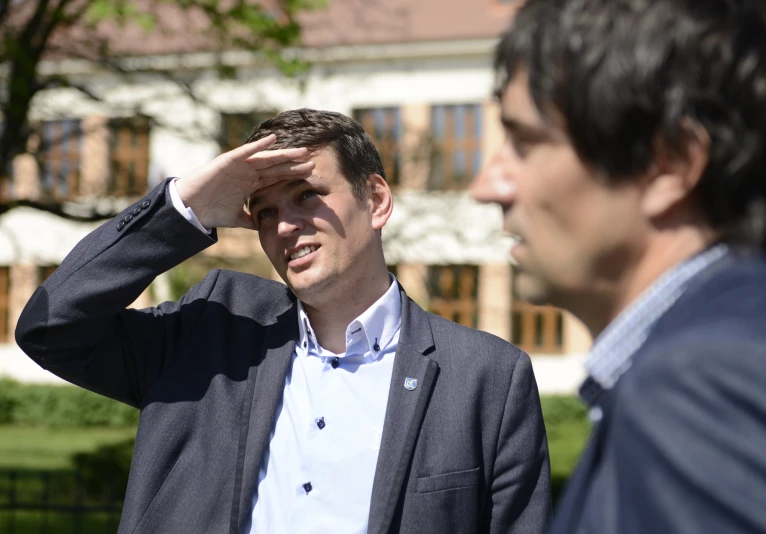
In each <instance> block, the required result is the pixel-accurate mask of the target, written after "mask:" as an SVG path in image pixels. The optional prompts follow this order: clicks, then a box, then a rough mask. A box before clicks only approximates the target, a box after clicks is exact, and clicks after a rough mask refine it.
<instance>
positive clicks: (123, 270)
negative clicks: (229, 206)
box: [16, 181, 216, 407]
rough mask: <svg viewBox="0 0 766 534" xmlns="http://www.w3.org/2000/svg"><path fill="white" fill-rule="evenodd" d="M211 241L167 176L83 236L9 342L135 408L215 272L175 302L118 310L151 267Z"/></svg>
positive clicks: (158, 269)
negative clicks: (177, 199) (175, 197)
mask: <svg viewBox="0 0 766 534" xmlns="http://www.w3.org/2000/svg"><path fill="white" fill-rule="evenodd" d="M214 242H215V234H213V235H212V236H209V235H206V234H204V233H202V232H200V231H199V230H198V229H196V228H195V227H194V226H193V225H192V224H191V223H189V222H188V221H187V220H185V219H184V218H183V216H182V215H181V214H180V213H178V211H177V210H176V209H175V208H174V207H173V205H172V202H171V200H170V198H169V195H168V194H167V181H166V182H163V183H162V184H161V185H160V186H158V187H157V188H155V189H154V190H153V191H151V192H150V193H149V194H148V195H147V196H146V197H145V198H143V199H141V200H139V201H138V202H136V203H135V204H133V205H132V206H130V207H128V208H127V209H126V210H124V211H123V212H122V213H121V214H120V215H119V216H117V217H116V218H115V219H113V220H110V221H108V222H106V223H105V224H103V225H101V226H100V227H99V228H97V229H96V230H95V231H93V232H92V233H91V234H89V235H88V236H86V237H85V238H84V239H83V240H82V241H80V243H78V244H77V246H76V247H75V248H74V249H73V250H72V251H71V252H70V253H69V255H67V257H66V258H65V259H64V261H63V262H62V264H61V265H60V266H59V268H58V269H56V271H55V272H54V273H53V275H52V276H51V277H50V278H48V280H46V281H45V283H43V284H42V286H40V287H39V288H38V289H37V290H36V291H35V293H34V294H33V295H32V297H31V298H30V300H29V302H28V303H27V305H26V306H25V308H24V311H23V312H22V314H21V317H20V318H19V322H18V325H17V328H16V341H17V343H18V344H19V346H20V347H21V348H22V350H24V352H26V353H27V354H28V355H29V356H30V357H31V358H32V359H33V360H34V361H35V362H37V363H38V364H39V365H40V366H42V367H43V368H45V369H47V370H49V371H51V372H52V373H54V374H56V375H58V376H60V377H61V378H63V379H65V380H67V381H69V382H72V383H74V384H77V385H79V386H82V387H85V388H87V389H90V390H92V391H95V392H97V393H100V394H102V395H106V396H108V397H111V398H114V399H117V400H119V401H122V402H125V403H127V404H130V405H132V406H135V407H141V399H142V398H143V396H144V394H145V393H146V391H147V389H148V388H149V387H150V386H151V384H153V383H154V382H155V381H156V380H157V379H158V378H159V376H161V374H162V373H163V371H164V370H165V369H167V367H168V366H169V365H170V364H171V363H172V361H173V358H174V356H175V354H177V353H178V348H179V344H180V343H182V342H183V339H184V332H185V331H187V330H188V329H189V328H191V327H192V326H193V323H194V321H195V319H196V317H197V316H198V315H199V313H200V310H201V308H202V306H203V303H204V301H205V297H206V294H209V292H210V291H211V290H212V286H213V285H214V283H215V276H216V273H213V274H212V275H209V276H208V278H207V279H206V280H205V281H204V282H202V283H201V284H199V285H198V286H197V287H195V288H194V289H193V290H192V291H191V292H190V293H189V294H188V295H186V296H185V297H184V298H183V299H181V300H180V301H179V302H173V303H165V304H163V305H160V306H159V307H157V308H149V309H144V310H135V309H126V307H127V306H128V305H130V304H131V303H132V302H133V301H134V300H135V299H136V298H138V296H139V295H140V294H141V292H142V291H143V290H144V289H146V287H148V285H149V284H150V283H151V282H152V280H153V279H154V278H155V277H156V276H157V275H159V274H161V273H163V272H165V271H166V270H168V269H170V268H171V267H173V266H175V265H177V264H179V263H181V262H182V261H184V260H185V259H187V258H189V257H191V256H192V255H194V254H196V253H197V252H199V251H200V250H202V249H204V248H206V247H207V246H209V245H210V244H212V243H214Z"/></svg>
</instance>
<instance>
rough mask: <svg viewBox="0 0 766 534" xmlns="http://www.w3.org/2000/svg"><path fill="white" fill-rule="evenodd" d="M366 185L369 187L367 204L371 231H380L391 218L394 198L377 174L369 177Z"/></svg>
mask: <svg viewBox="0 0 766 534" xmlns="http://www.w3.org/2000/svg"><path fill="white" fill-rule="evenodd" d="M367 184H368V186H369V198H368V199H367V202H368V203H369V206H370V216H371V222H372V228H373V230H380V229H381V228H383V227H384V226H385V225H386V223H387V222H388V218H389V217H391V212H392V211H393V209H394V197H393V195H392V194H391V188H390V187H388V182H386V181H385V180H384V179H383V177H382V176H381V175H379V174H372V175H370V177H369V178H368V181H367Z"/></svg>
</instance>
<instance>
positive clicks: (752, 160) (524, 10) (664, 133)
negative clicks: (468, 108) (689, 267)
mask: <svg viewBox="0 0 766 534" xmlns="http://www.w3.org/2000/svg"><path fill="white" fill-rule="evenodd" d="M495 71H496V80H497V85H496V92H497V95H498V96H499V95H500V94H501V93H502V91H503V89H504V88H505V86H506V85H507V84H508V82H509V81H510V80H511V79H512V78H513V77H514V76H515V75H516V74H518V73H519V72H522V71H523V72H525V73H526V74H527V75H528V79H529V91H530V95H531V97H532V99H533V101H534V103H535V105H536V107H537V108H538V110H539V112H540V114H541V115H542V117H543V118H544V120H546V121H547V122H549V123H550V124H554V125H556V126H558V127H561V128H562V129H563V130H564V132H565V133H566V134H567V135H568V137H569V139H570V141H571V143H572V145H573V147H574V149H575V150H576V151H577V153H578V155H579V156H580V158H581V159H582V160H583V161H584V162H587V163H589V164H591V165H593V166H594V167H595V168H597V169H599V170H600V171H602V173H603V174H604V175H605V176H606V177H607V178H606V179H607V180H610V181H613V182H618V181H625V180H630V179H631V178H632V177H636V176H638V175H640V174H641V173H642V172H645V171H647V170H648V168H649V166H650V165H651V163H652V161H653V159H654V157H655V153H654V151H655V148H656V146H657V144H656V143H657V142H658V141H659V142H661V143H663V144H664V146H665V147H666V148H668V149H671V150H676V151H679V150H681V149H682V148H683V147H682V143H683V141H684V139H685V138H686V137H685V136H687V135H690V134H691V135H693V132H694V129H695V128H703V129H704V130H705V131H706V132H707V134H708V135H709V136H710V140H711V146H710V161H709V163H708V165H707V168H706V170H705V171H704V173H703V176H702V177H701V179H700V182H699V184H698V186H697V188H696V189H695V195H696V198H697V200H698V203H699V206H700V208H701V210H702V212H703V213H704V215H705V216H706V218H707V220H708V222H709V224H710V225H711V226H713V227H714V228H716V229H718V230H721V231H723V232H724V236H725V239H727V240H729V241H741V242H746V243H754V244H756V245H757V246H758V247H759V248H761V249H763V248H766V239H765V234H766V232H765V231H764V230H765V228H766V209H765V208H764V206H766V202H765V201H764V199H765V198H766V137H765V136H766V2H764V1H763V0H528V1H527V2H526V3H525V4H524V5H523V6H522V7H521V8H520V10H519V11H518V12H517V14H516V16H515V18H514V20H513V22H512V25H511V27H510V28H509V30H508V31H507V32H506V33H505V34H504V35H503V37H502V39H501V42H500V43H499V45H498V47H497V50H496V55H495ZM689 126H691V128H689Z"/></svg>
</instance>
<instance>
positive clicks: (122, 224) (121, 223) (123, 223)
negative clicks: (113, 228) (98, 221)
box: [117, 221, 125, 232]
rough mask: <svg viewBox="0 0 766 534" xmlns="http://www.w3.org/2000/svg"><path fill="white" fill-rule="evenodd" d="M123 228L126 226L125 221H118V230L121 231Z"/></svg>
mask: <svg viewBox="0 0 766 534" xmlns="http://www.w3.org/2000/svg"><path fill="white" fill-rule="evenodd" d="M123 228H125V221H120V222H118V223H117V231H118V232H119V231H120V230H122V229H123Z"/></svg>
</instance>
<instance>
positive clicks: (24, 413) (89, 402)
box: [0, 379, 590, 498]
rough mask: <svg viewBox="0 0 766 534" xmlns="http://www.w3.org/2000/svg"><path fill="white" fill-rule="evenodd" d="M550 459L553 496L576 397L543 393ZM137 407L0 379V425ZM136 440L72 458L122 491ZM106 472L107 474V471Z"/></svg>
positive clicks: (94, 416) (114, 417)
mask: <svg viewBox="0 0 766 534" xmlns="http://www.w3.org/2000/svg"><path fill="white" fill-rule="evenodd" d="M540 400H541V405H542V409H543V416H544V418H545V427H546V431H547V434H548V444H549V448H550V457H551V478H552V483H553V494H554V498H555V497H557V496H558V494H559V493H560V491H561V489H562V487H563V486H564V484H565V482H566V480H567V478H568V477H569V474H570V472H571V470H572V468H573V467H574V465H575V463H576V462H577V458H578V457H579V455H580V452H581V451H582V447H583V445H584V443H585V440H586V438H587V435H588V433H589V432H590V425H589V423H588V420H587V417H586V410H585V406H584V405H583V404H582V402H581V401H580V400H579V398H577V397H576V396H574V395H544V396H542V397H541V399H540ZM138 414H139V412H138V410H136V409H135V408H131V407H130V406H127V405H125V404H122V403H120V402H117V401H114V400H111V399H107V398H106V397H102V396H101V395H97V394H95V393H91V392H89V391H86V390H84V389H82V388H78V387H73V386H66V385H64V386H56V385H41V384H20V383H18V382H15V381H13V380H9V379H0V424H18V425H36V426H48V427H94V426H115V427H117V426H136V425H137V424H138ZM133 444H134V440H132V439H131V440H127V441H125V442H122V443H117V444H111V445H105V446H102V447H99V448H98V449H96V450H95V451H93V452H87V453H79V454H76V455H75V456H74V457H73V458H72V463H73V467H74V468H75V469H76V470H77V471H79V472H80V473H81V475H82V476H83V479H84V481H85V482H86V485H87V486H88V489H89V490H91V491H96V492H98V491H102V490H105V489H106V486H105V485H108V486H110V487H111V488H112V489H117V492H118V493H117V494H120V493H119V492H120V491H124V486H125V484H126V482H127V474H128V469H129V466H130V458H131V454H132V452H133ZM105 473H108V474H109V475H108V477H106V478H105V477H104V474H105Z"/></svg>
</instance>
